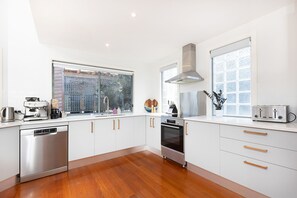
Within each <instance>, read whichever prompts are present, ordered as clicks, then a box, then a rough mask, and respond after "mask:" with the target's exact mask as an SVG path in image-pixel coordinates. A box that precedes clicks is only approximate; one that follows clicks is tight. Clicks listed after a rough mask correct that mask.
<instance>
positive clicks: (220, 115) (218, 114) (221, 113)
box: [216, 109, 223, 118]
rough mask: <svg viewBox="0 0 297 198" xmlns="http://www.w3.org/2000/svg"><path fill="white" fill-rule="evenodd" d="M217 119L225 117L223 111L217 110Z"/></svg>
mask: <svg viewBox="0 0 297 198" xmlns="http://www.w3.org/2000/svg"><path fill="white" fill-rule="evenodd" d="M216 117H220V118H221V117H223V109H221V110H216Z"/></svg>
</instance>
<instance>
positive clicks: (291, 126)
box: [184, 116, 297, 133]
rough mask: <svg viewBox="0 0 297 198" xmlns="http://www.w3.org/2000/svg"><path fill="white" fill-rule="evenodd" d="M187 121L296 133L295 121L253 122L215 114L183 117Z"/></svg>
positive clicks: (296, 124)
mask: <svg viewBox="0 0 297 198" xmlns="http://www.w3.org/2000/svg"><path fill="white" fill-rule="evenodd" d="M184 119H185V120H187V121H197V122H207V123H214V124H225V125H233V126H243V127H252V128H259V129H270V130H279V131H288V132H295V133H297V123H271V122H254V121H252V119H250V118H232V117H215V116H197V117H188V118H184Z"/></svg>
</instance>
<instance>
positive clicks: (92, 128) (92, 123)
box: [91, 122, 94, 133]
mask: <svg viewBox="0 0 297 198" xmlns="http://www.w3.org/2000/svg"><path fill="white" fill-rule="evenodd" d="M91 133H94V122H91Z"/></svg>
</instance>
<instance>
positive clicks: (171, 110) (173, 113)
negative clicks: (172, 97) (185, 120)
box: [166, 101, 178, 117]
mask: <svg viewBox="0 0 297 198" xmlns="http://www.w3.org/2000/svg"><path fill="white" fill-rule="evenodd" d="M168 103H169V101H168ZM166 114H168V115H171V116H172V117H177V115H178V110H177V107H176V105H175V104H174V103H173V102H172V101H171V102H170V104H169V109H168V110H167V112H166Z"/></svg>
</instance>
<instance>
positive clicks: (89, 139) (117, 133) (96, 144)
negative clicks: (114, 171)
mask: <svg viewBox="0 0 297 198" xmlns="http://www.w3.org/2000/svg"><path fill="white" fill-rule="evenodd" d="M144 119H145V118H144V116H140V117H110V118H104V119H95V120H89V121H75V122H70V123H69V161H72V160H77V159H82V158H86V157H91V156H94V155H100V154H105V153H109V152H113V151H118V150H122V149H127V148H131V147H134V146H140V145H144V144H145V120H144Z"/></svg>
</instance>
